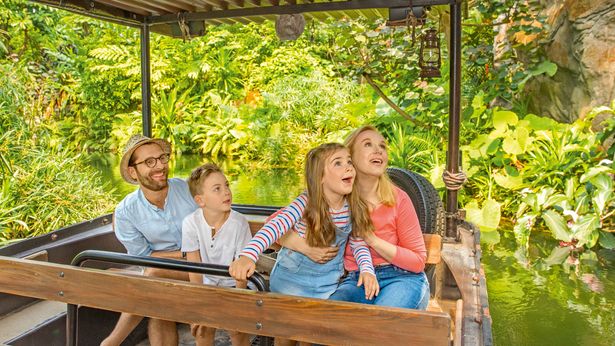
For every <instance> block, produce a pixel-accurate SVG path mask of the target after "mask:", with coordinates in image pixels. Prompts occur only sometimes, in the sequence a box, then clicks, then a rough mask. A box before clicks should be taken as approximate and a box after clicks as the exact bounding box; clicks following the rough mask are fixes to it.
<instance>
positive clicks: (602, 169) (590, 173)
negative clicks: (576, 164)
mask: <svg viewBox="0 0 615 346" xmlns="http://www.w3.org/2000/svg"><path fill="white" fill-rule="evenodd" d="M611 170H612V169H611V168H610V167H607V166H594V167H592V168H590V169H589V170H588V171H587V172H586V173H585V174H583V175H582V176H581V180H580V182H581V183H585V182H587V181H588V180H590V179H591V178H593V177H595V176H597V175H598V174H601V173H606V172H609V171H611Z"/></svg>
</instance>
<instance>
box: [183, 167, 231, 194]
mask: <svg viewBox="0 0 615 346" xmlns="http://www.w3.org/2000/svg"><path fill="white" fill-rule="evenodd" d="M212 173H222V170H221V169H220V167H218V165H216V164H215V163H206V164H204V165H202V166H200V167H197V168H195V169H194V170H193V171H192V173H190V178H188V187H189V188H190V194H191V195H192V197H194V196H196V195H200V194H202V193H203V191H202V187H203V182H204V181H205V179H206V178H207V177H208V176H209V175H210V174H212ZM222 174H224V173H222Z"/></svg>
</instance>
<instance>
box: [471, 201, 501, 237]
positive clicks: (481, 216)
mask: <svg viewBox="0 0 615 346" xmlns="http://www.w3.org/2000/svg"><path fill="white" fill-rule="evenodd" d="M464 209H465V210H466V218H467V220H468V221H469V222H471V223H473V224H475V225H477V226H478V227H479V228H480V230H481V232H491V231H495V230H496V229H497V228H498V225H499V224H500V217H501V211H500V203H498V202H497V201H495V200H493V199H487V200H486V201H485V203H484V204H483V207H482V208H479V207H478V202H477V201H475V200H474V201H472V202H470V203H468V204H466V205H465V207H464Z"/></svg>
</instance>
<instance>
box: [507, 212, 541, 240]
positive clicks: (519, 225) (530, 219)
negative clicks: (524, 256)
mask: <svg viewBox="0 0 615 346" xmlns="http://www.w3.org/2000/svg"><path fill="white" fill-rule="evenodd" d="M537 216H538V215H537V214H527V215H524V216H523V217H521V218H519V219H518V220H517V222H516V223H515V226H514V227H513V232H514V233H515V240H516V241H517V244H519V245H520V246H523V247H525V248H527V247H528V246H529V240H530V233H531V231H532V227H533V226H534V222H535V220H536V217H537Z"/></svg>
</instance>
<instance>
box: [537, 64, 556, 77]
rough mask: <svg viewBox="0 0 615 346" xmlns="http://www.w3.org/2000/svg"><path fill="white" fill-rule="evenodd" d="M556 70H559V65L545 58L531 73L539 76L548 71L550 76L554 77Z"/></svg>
mask: <svg viewBox="0 0 615 346" xmlns="http://www.w3.org/2000/svg"><path fill="white" fill-rule="evenodd" d="M556 72H557V65H556V64H554V63H553V62H551V61H549V60H545V61H543V62H541V63H540V64H539V65H538V66H536V69H534V70H533V71H532V72H531V74H532V75H533V76H538V75H541V74H543V73H546V74H547V75H548V76H549V77H553V76H554V75H555V73H556Z"/></svg>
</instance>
